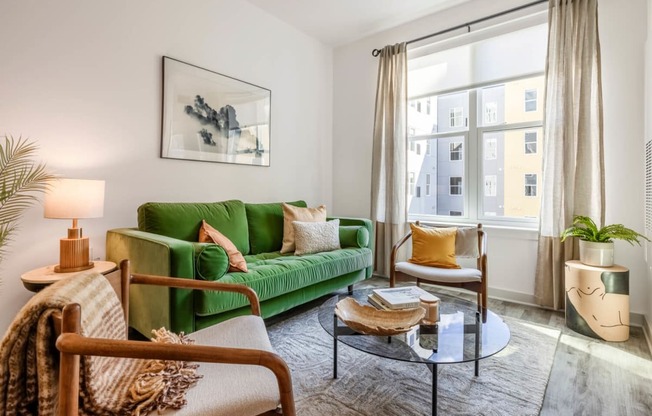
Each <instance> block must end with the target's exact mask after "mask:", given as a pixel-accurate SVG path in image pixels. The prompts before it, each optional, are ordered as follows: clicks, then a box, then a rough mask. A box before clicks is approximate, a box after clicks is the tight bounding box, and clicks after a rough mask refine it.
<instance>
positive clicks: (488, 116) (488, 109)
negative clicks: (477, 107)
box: [484, 101, 498, 124]
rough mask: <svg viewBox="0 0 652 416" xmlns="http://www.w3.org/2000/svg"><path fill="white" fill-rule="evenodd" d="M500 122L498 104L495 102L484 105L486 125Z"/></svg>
mask: <svg viewBox="0 0 652 416" xmlns="http://www.w3.org/2000/svg"><path fill="white" fill-rule="evenodd" d="M497 122H498V103H497V102H495V101H492V102H489V103H486V104H485V105H484V124H496V123H497Z"/></svg>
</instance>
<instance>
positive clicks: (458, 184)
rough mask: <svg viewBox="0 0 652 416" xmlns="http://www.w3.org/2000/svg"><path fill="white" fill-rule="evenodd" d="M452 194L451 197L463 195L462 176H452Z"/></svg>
mask: <svg viewBox="0 0 652 416" xmlns="http://www.w3.org/2000/svg"><path fill="white" fill-rule="evenodd" d="M449 183H450V192H449V193H450V194H451V195H462V177H461V176H451V177H450V182H449Z"/></svg>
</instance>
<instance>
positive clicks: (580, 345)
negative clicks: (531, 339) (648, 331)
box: [271, 277, 652, 416]
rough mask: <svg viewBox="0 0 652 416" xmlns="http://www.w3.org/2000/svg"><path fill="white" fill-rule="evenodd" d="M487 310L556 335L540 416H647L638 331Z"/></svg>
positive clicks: (523, 310)
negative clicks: (625, 336)
mask: <svg viewBox="0 0 652 416" xmlns="http://www.w3.org/2000/svg"><path fill="white" fill-rule="evenodd" d="M387 286H388V282H387V279H383V278H378V277H374V278H372V279H368V280H366V281H364V282H361V283H359V284H356V285H355V288H356V289H360V288H364V287H387ZM424 286H425V287H427V286H429V285H424ZM435 291H438V292H443V293H448V294H452V295H457V296H462V297H468V298H469V299H470V300H474V299H475V295H473V294H465V293H463V292H458V291H454V290H447V289H443V288H440V287H438V288H436V290H435ZM490 294H491V292H490ZM323 300H324V299H321V300H316V301H314V302H311V303H310V304H308V305H305V306H304V307H299V308H295V309H293V311H291V312H287V313H285V314H282V315H280V316H278V317H275V318H271V320H272V321H277V320H281V319H284V318H285V317H287V314H288V313H289V314H294V313H298V312H299V311H300V310H304V309H305V308H309V307H314V306H316V305H318V304H320V303H321V302H323ZM311 305H312V306H311ZM489 309H491V310H492V311H494V312H495V313H497V314H498V315H501V316H509V317H513V318H517V319H522V320H525V321H529V322H533V323H536V324H542V325H547V326H550V327H553V328H557V329H559V330H560V331H561V333H562V335H561V338H560V341H559V344H558V346H557V351H556V353H555V359H554V363H553V367H552V371H551V374H550V380H549V381H548V387H547V388H546V395H545V398H544V402H543V407H542V409H541V415H545V416H552V415H554V416H558V415H561V416H563V415H591V416H596V415H605V416H620V415H652V355H651V354H650V351H649V349H648V346H647V343H646V340H645V335H644V334H643V330H642V328H640V327H632V328H631V329H630V338H629V340H628V341H627V342H604V341H599V340H595V339H593V338H589V337H585V336H583V335H580V334H577V333H575V332H574V331H572V330H570V329H568V328H567V327H566V324H565V318H564V314H563V312H556V311H549V310H545V309H541V308H538V307H535V306H529V305H522V304H517V303H512V302H507V301H501V300H497V299H491V298H490V299H489ZM523 388H524V389H527V386H523Z"/></svg>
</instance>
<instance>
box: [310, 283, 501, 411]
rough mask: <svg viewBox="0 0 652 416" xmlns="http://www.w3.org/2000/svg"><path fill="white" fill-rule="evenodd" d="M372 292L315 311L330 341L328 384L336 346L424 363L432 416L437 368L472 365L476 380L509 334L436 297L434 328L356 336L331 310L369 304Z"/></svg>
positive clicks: (490, 317) (491, 316)
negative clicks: (481, 364)
mask: <svg viewBox="0 0 652 416" xmlns="http://www.w3.org/2000/svg"><path fill="white" fill-rule="evenodd" d="M371 290H372V289H366V290H355V291H353V293H352V294H342V295H336V296H333V297H332V298H330V299H328V300H327V301H326V302H324V304H323V305H322V306H321V307H320V309H319V323H320V324H321V326H322V327H323V328H324V329H325V330H326V332H328V333H329V334H330V335H331V336H332V337H333V378H337V341H340V342H343V343H344V344H346V345H348V346H350V347H353V348H355V349H357V350H359V351H363V352H366V353H369V354H373V355H377V356H379V357H384V358H389V359H393V360H399V361H407V362H413V363H424V364H426V365H428V367H429V368H430V370H431V371H432V414H433V415H436V414H437V366H438V365H439V364H455V363H464V362H471V361H473V362H475V375H476V376H478V375H479V360H481V359H483V358H487V357H490V356H492V355H494V354H496V353H497V352H499V351H501V350H502V349H503V348H505V347H506V346H507V344H508V343H509V338H510V332H509V328H508V327H507V324H505V322H504V321H503V320H502V319H501V318H500V317H499V316H498V315H496V314H495V313H493V312H491V311H490V310H487V311H486V319H485V320H484V321H483V319H482V316H481V314H480V313H479V312H478V307H477V305H476V304H475V303H473V302H469V301H467V300H464V299H460V298H456V297H453V296H447V295H441V294H437V296H438V297H439V298H440V299H441V301H440V305H439V311H440V312H439V314H440V315H439V316H440V319H439V322H437V325H434V326H419V325H417V326H415V327H414V328H413V329H412V330H410V331H408V332H406V333H403V334H399V335H394V336H390V337H388V336H375V335H363V334H358V333H356V332H355V331H353V330H352V329H351V328H349V327H347V326H346V325H345V324H344V323H343V322H342V321H340V320H339V319H338V318H337V316H336V315H335V313H334V310H335V305H336V304H337V302H339V301H340V300H341V299H344V298H346V297H353V298H354V299H355V300H357V301H358V302H359V303H361V304H368V302H367V296H368V295H369V294H370V293H371Z"/></svg>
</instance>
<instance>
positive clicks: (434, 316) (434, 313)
mask: <svg viewBox="0 0 652 416" xmlns="http://www.w3.org/2000/svg"><path fill="white" fill-rule="evenodd" d="M419 303H420V306H421V307H422V308H423V309H424V310H425V311H426V316H424V317H423V321H421V323H422V324H423V325H434V324H435V323H437V321H439V298H438V297H437V296H435V295H432V294H430V293H428V294H427V295H421V296H420V297H419Z"/></svg>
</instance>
